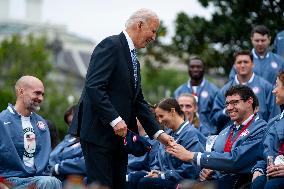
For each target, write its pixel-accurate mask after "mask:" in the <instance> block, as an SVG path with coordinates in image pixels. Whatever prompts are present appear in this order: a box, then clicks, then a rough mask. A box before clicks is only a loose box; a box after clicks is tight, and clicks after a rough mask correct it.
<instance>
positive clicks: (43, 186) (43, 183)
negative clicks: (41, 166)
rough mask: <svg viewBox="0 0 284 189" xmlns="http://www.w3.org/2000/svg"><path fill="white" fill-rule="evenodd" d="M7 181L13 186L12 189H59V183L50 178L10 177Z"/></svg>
mask: <svg viewBox="0 0 284 189" xmlns="http://www.w3.org/2000/svg"><path fill="white" fill-rule="evenodd" d="M7 181H9V182H11V183H12V184H13V186H14V187H13V189H26V188H27V187H28V186H31V185H34V186H35V187H36V188H37V189H61V188H62V184H61V181H60V180H58V179H57V178H55V177H52V176H34V177H27V178H20V177H10V178H7Z"/></svg>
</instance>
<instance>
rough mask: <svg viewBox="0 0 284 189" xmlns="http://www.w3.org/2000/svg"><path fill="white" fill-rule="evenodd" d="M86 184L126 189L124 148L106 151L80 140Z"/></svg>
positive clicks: (125, 156) (125, 155)
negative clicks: (94, 183) (84, 164)
mask: <svg viewBox="0 0 284 189" xmlns="http://www.w3.org/2000/svg"><path fill="white" fill-rule="evenodd" d="M80 142H81V146H82V151H83V154H84V158H85V163H86V171H87V183H88V184H91V183H93V182H97V183H99V184H101V185H103V186H108V187H110V188H112V189H126V188H127V187H126V179H125V178H126V168H127V157H128V156H127V153H126V152H125V150H124V148H123V147H122V148H119V149H107V148H105V147H102V146H97V145H95V144H92V143H89V142H86V141H84V140H81V141H80Z"/></svg>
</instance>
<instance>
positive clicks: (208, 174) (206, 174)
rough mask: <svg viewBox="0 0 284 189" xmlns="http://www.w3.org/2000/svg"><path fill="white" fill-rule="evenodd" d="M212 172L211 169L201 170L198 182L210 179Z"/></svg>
mask: <svg viewBox="0 0 284 189" xmlns="http://www.w3.org/2000/svg"><path fill="white" fill-rule="evenodd" d="M212 174H213V170H211V169H202V170H201V171H200V173H199V180H200V181H206V180H209V179H210V178H211V177H212Z"/></svg>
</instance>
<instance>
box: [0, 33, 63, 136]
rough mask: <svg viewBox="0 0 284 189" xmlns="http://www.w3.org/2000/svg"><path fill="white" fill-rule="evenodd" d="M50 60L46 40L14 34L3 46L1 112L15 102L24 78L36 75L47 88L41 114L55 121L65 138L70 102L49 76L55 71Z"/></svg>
mask: <svg viewBox="0 0 284 189" xmlns="http://www.w3.org/2000/svg"><path fill="white" fill-rule="evenodd" d="M50 59H51V58H50V53H49V51H48V50H47V49H46V40H45V39H44V38H34V37H33V36H32V35H30V36H28V37H26V38H21V37H20V36H17V35H15V36H12V37H11V38H7V39H4V40H3V41H2V42H1V43H0V67H1V69H0V88H1V90H0V99H1V101H0V111H2V110H3V109H6V107H7V104H8V103H12V104H13V103H14V102H15V100H16V97H15V90H14V85H15V83H16V81H17V80H18V79H19V78H20V77H21V76H23V75H33V76H36V77H38V78H39V79H41V80H42V81H43V83H44V86H45V98H44V101H43V105H42V108H41V110H40V112H39V114H40V115H42V116H43V117H44V118H45V119H49V120H51V121H52V122H54V123H55V125H56V126H57V127H58V128H59V131H60V133H61V136H62V135H63V134H64V132H65V131H66V128H67V127H66V126H65V124H64V120H63V112H64V111H65V109H66V107H67V106H68V103H67V99H66V97H65V96H64V94H62V93H61V92H60V91H59V86H57V85H56V83H55V82H54V81H52V80H50V79H49V77H48V76H49V74H50V72H52V71H53V67H52V64H51V62H50V61H51V60H50ZM62 87H63V86H60V88H62Z"/></svg>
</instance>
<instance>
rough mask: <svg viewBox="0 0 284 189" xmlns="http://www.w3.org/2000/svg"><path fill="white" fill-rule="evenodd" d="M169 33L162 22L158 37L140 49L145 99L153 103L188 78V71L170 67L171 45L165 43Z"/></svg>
mask: <svg viewBox="0 0 284 189" xmlns="http://www.w3.org/2000/svg"><path fill="white" fill-rule="evenodd" d="M166 35H167V28H166V27H165V26H164V24H163V22H161V24H160V27H159V30H158V32H157V38H156V40H155V41H154V42H152V43H150V44H149V45H148V46H147V48H145V49H141V50H140V51H139V55H142V56H140V58H139V59H141V60H142V61H141V62H143V66H142V71H141V74H142V88H143V93H144V96H145V99H146V100H147V101H149V102H150V103H152V104H155V103H157V102H159V100H160V99H162V98H164V97H165V96H168V95H171V96H172V92H173V91H174V90H175V89H176V88H177V87H178V86H179V85H180V84H181V83H183V82H184V81H186V80H187V79H188V76H187V72H186V71H181V70H177V69H168V68H167V67H168V63H169V62H170V61H169V60H170V59H171V58H172V57H173V54H170V53H169V52H170V51H171V49H170V46H169V45H167V44H164V43H163V42H162V41H163V38H164V37H165V36H166Z"/></svg>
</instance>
